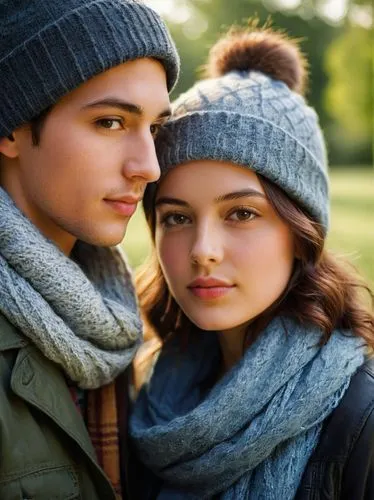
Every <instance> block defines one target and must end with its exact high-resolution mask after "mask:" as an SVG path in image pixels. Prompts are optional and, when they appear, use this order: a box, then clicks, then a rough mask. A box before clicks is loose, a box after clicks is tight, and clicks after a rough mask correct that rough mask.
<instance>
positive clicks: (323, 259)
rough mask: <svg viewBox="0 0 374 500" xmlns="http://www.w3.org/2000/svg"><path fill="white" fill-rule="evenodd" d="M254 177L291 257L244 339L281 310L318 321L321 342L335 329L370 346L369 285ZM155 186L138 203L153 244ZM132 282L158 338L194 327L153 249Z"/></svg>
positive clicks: (281, 196) (373, 317)
mask: <svg viewBox="0 0 374 500" xmlns="http://www.w3.org/2000/svg"><path fill="white" fill-rule="evenodd" d="M258 177H259V179H260V182H261V184H262V186H263V189H264V191H265V194H266V196H267V198H268V200H269V202H270V203H271V205H272V207H273V208H274V209H275V211H276V212H277V214H278V215H279V217H280V218H281V219H282V220H283V221H285V222H286V224H288V226H289V227H290V229H291V231H292V232H293V234H294V237H295V249H296V252H295V253H296V255H297V258H295V263H294V269H293V272H292V275H291V278H290V280H289V283H288V285H287V287H286V289H285V291H284V292H283V294H282V295H281V296H280V297H279V298H278V300H277V301H276V302H275V303H273V304H272V305H271V306H270V307H269V308H268V309H267V310H266V311H264V312H262V313H261V314H260V315H259V316H258V317H257V318H255V319H254V321H252V322H251V325H250V331H249V336H250V339H251V340H253V339H254V338H255V337H256V336H257V335H258V334H259V333H260V332H261V330H262V329H263V328H264V326H266V324H267V323H268V322H269V321H271V319H272V318H273V317H274V316H276V315H279V314H282V315H284V316H288V317H293V318H295V319H297V320H298V321H299V322H301V323H302V324H313V325H316V326H318V327H319V328H320V329H321V331H322V333H323V335H322V342H326V341H327V340H328V339H329V337H330V335H331V333H332V331H333V330H334V329H337V328H339V329H342V330H348V331H351V332H353V333H354V334H355V335H357V336H359V337H362V338H363V339H364V340H365V342H366V343H367V345H368V347H369V349H370V351H372V350H373V349H374V314H373V294H372V292H371V291H370V289H369V287H368V286H367V285H366V284H365V283H364V282H363V281H362V280H361V279H360V278H359V277H358V275H357V273H356V272H355V271H354V269H353V268H351V267H350V266H348V265H347V264H346V263H343V262H340V261H339V260H338V259H337V257H335V256H334V255H332V254H331V253H330V252H328V251H327V250H326V249H325V236H324V231H323V228H322V227H321V226H320V225H319V224H318V223H317V222H315V221H314V220H313V219H312V218H311V217H310V216H309V215H307V213H306V212H305V211H304V210H303V209H302V208H300V207H299V206H298V205H296V203H295V202H293V201H292V200H291V199H290V198H289V197H288V196H287V195H286V194H285V193H284V192H283V191H282V190H281V189H280V188H278V187H277V186H276V185H274V184H273V183H271V182H270V181H269V180H267V179H265V178H263V177H262V176H260V175H259V176H258ZM156 190H157V187H156V185H151V186H149V187H148V188H147V190H146V193H145V197H144V204H143V206H144V211H145V215H146V220H147V223H148V226H149V229H150V232H151V236H152V241H153V243H154V240H155V222H156V221H155V210H154V200H155V196H156ZM136 287H137V291H138V294H139V302H140V306H141V310H142V314H143V317H144V319H145V322H146V325H148V329H149V328H150V329H151V330H149V331H153V332H156V334H157V335H158V336H159V338H160V339H161V341H163V342H164V341H165V340H166V339H167V338H168V337H169V336H170V335H174V334H181V335H182V336H183V337H185V338H188V336H189V335H190V334H193V332H195V331H196V326H194V325H193V324H192V323H191V321H190V320H189V319H188V318H187V317H186V316H185V315H184V314H183V312H182V311H181V310H180V308H179V306H178V304H177V303H176V301H175V300H174V298H173V297H172V296H171V295H170V293H169V290H168V288H167V285H166V282H165V279H164V277H163V274H162V271H161V268H160V265H159V263H158V261H157V257H156V254H155V250H154V249H153V251H152V253H151V255H150V257H149V258H148V260H147V261H146V262H145V264H144V265H143V266H142V267H141V268H140V270H139V272H138V273H137V276H136ZM363 291H366V292H367V293H368V297H369V301H367V300H365V297H364V296H363V293H362V292H363ZM368 302H369V303H368Z"/></svg>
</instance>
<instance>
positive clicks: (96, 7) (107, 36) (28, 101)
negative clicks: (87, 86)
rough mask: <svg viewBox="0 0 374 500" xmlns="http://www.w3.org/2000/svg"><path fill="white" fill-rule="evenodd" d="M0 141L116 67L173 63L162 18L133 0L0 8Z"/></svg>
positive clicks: (173, 69) (11, 2) (21, 2)
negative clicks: (137, 61)
mask: <svg viewBox="0 0 374 500" xmlns="http://www.w3.org/2000/svg"><path fill="white" fill-rule="evenodd" d="M0 33H1V43H0V87H1V100H0V137H4V136H7V135H9V134H10V133H11V132H12V131H13V130H14V129H15V128H17V127H18V126H19V125H21V124H22V123H25V122H28V121H30V120H31V119H32V118H35V117H36V116H38V115H39V114H40V113H41V112H42V111H44V110H45V109H47V108H48V107H49V106H51V105H53V104H54V103H55V102H56V101H57V100H58V99H60V98H61V97H62V96H63V95H65V94H67V93H68V92H70V91H72V90H73V89H75V88H76V87H78V86H79V85H80V84H81V83H83V82H85V81H86V80H88V79H89V78H91V77H93V76H95V75H96V74H98V73H101V72H103V71H105V70H107V69H109V68H112V67H113V66H116V65H118V64H120V63H123V62H126V61H130V60H134V59H137V58H143V57H150V58H155V59H158V60H160V61H161V63H162V64H163V65H164V67H165V70H166V73H167V83H168V88H169V90H170V89H171V88H172V87H173V86H174V84H175V82H176V80H177V77H178V70H179V59H178V54H177V52H176V49H175V46H174V44H173V41H172V40H171V38H170V35H169V33H168V31H167V28H166V26H165V24H164V23H163V21H162V20H161V19H160V17H159V16H158V15H157V14H156V13H155V12H154V11H153V10H152V9H150V8H149V7H147V6H146V5H144V4H142V3H139V2H137V1H133V0H53V2H48V1H45V0H0Z"/></svg>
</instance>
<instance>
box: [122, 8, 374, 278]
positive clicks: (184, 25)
mask: <svg viewBox="0 0 374 500" xmlns="http://www.w3.org/2000/svg"><path fill="white" fill-rule="evenodd" d="M145 3H147V4H148V5H150V6H151V7H153V8H154V9H155V10H157V11H158V12H159V13H160V14H161V15H162V16H163V17H164V19H165V20H166V21H167V23H168V25H169V28H170V30H171V33H172V36H173V38H174V40H175V42H176V45H177V48H178V50H179V53H180V55H181V61H182V72H181V77H180V80H179V83H178V85H177V87H176V88H175V90H174V91H173V94H172V99H174V98H176V97H178V95H179V94H180V93H181V92H183V91H185V90H187V89H188V88H189V87H190V86H191V85H192V84H193V83H194V81H195V80H196V79H197V78H199V74H200V70H201V67H202V66H203V64H204V63H205V62H206V59H207V55H208V52H209V49H210V47H211V46H212V45H213V43H214V42H215V41H216V40H217V38H218V36H219V34H220V33H223V32H224V31H225V30H226V29H227V28H228V27H229V26H230V25H232V24H234V23H235V24H241V25H243V24H245V22H246V19H248V18H249V17H251V16H255V15H256V16H257V17H258V18H259V19H260V24H262V23H264V22H265V21H266V20H267V19H268V18H269V16H270V17H271V19H272V24H273V26H274V27H276V28H280V29H284V30H285V31H286V32H287V33H288V34H289V35H291V36H293V37H296V38H301V39H302V42H301V47H302V50H303V51H304V52H305V54H306V55H307V57H308V60H309V63H310V82H309V89H308V92H307V94H306V98H307V100H308V102H309V103H310V104H311V105H312V106H313V107H314V108H315V109H316V111H317V113H318V115H319V117H320V122H321V126H322V128H323V131H324V135H325V138H326V142H327V145H328V152H329V162H330V173H331V194H332V199H331V201H332V218H331V231H330V235H329V238H328V246H329V247H330V248H332V249H333V250H334V251H336V252H337V253H338V254H340V255H344V256H346V257H347V258H348V259H349V260H351V261H352V262H353V264H354V265H355V266H356V267H357V268H358V269H359V270H360V271H361V273H362V274H363V275H364V276H365V277H366V278H367V279H368V280H369V281H370V284H371V286H372V287H374V170H373V145H374V141H373V136H374V124H373V115H374V99H373V94H374V78H373V73H374V56H373V54H374V30H373V4H372V0H145ZM124 246H125V249H126V251H127V253H128V255H129V259H130V262H131V264H132V265H133V266H137V265H139V264H140V263H141V262H143V260H144V258H145V256H146V255H147V252H148V250H149V239H148V234H147V230H146V228H145V223H144V219H143V216H142V213H141V210H139V211H138V213H137V214H136V215H135V216H134V218H133V219H132V221H131V223H130V226H129V230H128V233H127V236H126V239H125V243H124Z"/></svg>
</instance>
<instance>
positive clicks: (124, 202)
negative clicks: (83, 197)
mask: <svg viewBox="0 0 374 500" xmlns="http://www.w3.org/2000/svg"><path fill="white" fill-rule="evenodd" d="M104 201H105V203H107V204H108V205H110V207H111V208H112V209H113V210H114V211H115V212H117V213H119V214H120V215H124V216H126V217H131V216H132V215H133V214H134V213H135V210H136V207H137V205H138V202H139V201H140V199H139V198H134V197H130V196H128V197H123V198H118V199H109V198H105V199H104Z"/></svg>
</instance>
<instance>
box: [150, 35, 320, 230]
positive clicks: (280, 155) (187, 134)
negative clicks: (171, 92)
mask: <svg viewBox="0 0 374 500" xmlns="http://www.w3.org/2000/svg"><path fill="white" fill-rule="evenodd" d="M305 67H306V62H305V59H304V57H303V56H302V54H301V52H300V50H299V49H298V46H297V44H296V43H295V42H294V41H291V40H289V39H287V38H286V37H285V36H284V35H283V34H280V33H277V32H274V31H271V30H270V29H265V30H259V31H235V32H233V31H231V32H229V33H228V35H226V36H225V37H224V38H222V39H221V40H220V41H219V42H218V43H217V44H216V45H215V46H214V47H213V48H212V50H211V53H210V60H209V63H208V66H207V68H208V74H209V76H210V78H208V79H206V80H203V81H201V82H199V83H197V84H195V85H194V86H193V87H192V88H191V89H190V90H189V91H188V92H186V93H185V94H183V95H181V97H180V98H179V99H178V100H177V101H176V102H175V103H174V106H173V117H172V119H171V120H170V121H169V122H168V123H167V124H166V126H165V128H164V129H163V130H162V131H161V132H160V134H159V136H158V138H157V141H156V146H157V151H158V157H159V162H160V166H161V171H162V172H163V174H165V172H167V171H168V170H169V169H170V168H173V167H175V166H177V165H179V164H181V163H186V162H188V161H191V160H217V161H227V162H232V163H235V164H237V165H240V166H243V167H247V168H250V169H251V170H253V171H254V172H256V173H258V174H261V175H262V176H264V177H265V178H267V179H269V180H270V181H272V182H273V183H274V184H276V185H278V186H279V187H280V188H281V189H283V190H284V191H285V192H286V193H287V194H288V195H289V197H290V198H292V199H293V200H295V201H296V202H297V203H298V204H299V205H300V206H302V207H303V208H304V209H305V210H306V211H307V212H308V213H309V214H310V215H311V216H312V217H313V218H314V220H316V221H317V222H319V223H320V224H321V225H322V226H323V228H324V230H325V231H327V228H328V219H329V203H328V181H327V159H326V150H325V144H324V140H323V136H322V133H321V129H320V127H319V124H318V117H317V115H316V113H315V112H314V110H313V109H312V108H310V107H309V106H308V105H307V104H306V102H305V100H304V98H303V97H302V95H301V92H302V91H303V88H304V85H305V80H306V70H305Z"/></svg>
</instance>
